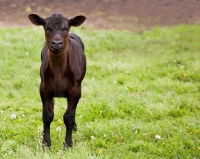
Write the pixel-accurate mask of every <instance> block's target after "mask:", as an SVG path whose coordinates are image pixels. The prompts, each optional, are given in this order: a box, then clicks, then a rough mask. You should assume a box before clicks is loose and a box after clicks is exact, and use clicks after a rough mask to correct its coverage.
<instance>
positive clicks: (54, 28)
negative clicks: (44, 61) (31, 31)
mask: <svg viewBox="0 0 200 159" xmlns="http://www.w3.org/2000/svg"><path fill="white" fill-rule="evenodd" d="M28 18H29V19H30V21H31V22H32V23H33V24H35V25H42V26H43V27H44V32H45V38H46V43H47V46H48V48H49V50H51V52H52V53H55V54H57V53H59V52H61V51H62V50H63V49H65V48H66V47H67V44H68V34H69V29H70V27H71V26H75V27H76V26H80V25H81V24H82V23H83V22H84V21H85V19H86V17H85V16H82V15H79V16H76V17H74V18H71V19H68V18H66V17H65V16H63V15H62V14H61V13H54V14H52V15H50V16H49V17H47V18H46V19H44V18H42V17H40V16H39V15H37V14H29V15H28Z"/></svg>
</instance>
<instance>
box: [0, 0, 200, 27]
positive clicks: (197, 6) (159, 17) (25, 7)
mask: <svg viewBox="0 0 200 159" xmlns="http://www.w3.org/2000/svg"><path fill="white" fill-rule="evenodd" d="M53 12H61V13H63V14H64V15H65V16H66V17H68V18H72V17H74V16H76V15H80V14H83V15H85V16H86V17H87V20H86V24H87V25H93V26H94V27H95V28H98V29H101V28H103V29H110V28H116V29H120V30H131V31H141V30H143V29H147V28H150V27H153V26H156V25H160V26H171V25H177V24H195V23H200V0H101V1H99V0H56V1H55V0H35V1H33V0H16V1H12V0H0V27H16V26H31V25H32V24H31V23H30V21H29V20H28V18H27V15H28V14H29V13H37V14H39V15H41V16H43V17H47V16H49V15H50V14H51V13H53Z"/></svg>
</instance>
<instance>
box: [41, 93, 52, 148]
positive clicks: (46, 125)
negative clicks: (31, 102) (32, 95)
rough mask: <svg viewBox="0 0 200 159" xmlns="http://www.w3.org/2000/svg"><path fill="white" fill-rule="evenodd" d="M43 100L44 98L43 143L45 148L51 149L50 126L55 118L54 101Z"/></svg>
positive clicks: (50, 99) (49, 99)
mask: <svg viewBox="0 0 200 159" xmlns="http://www.w3.org/2000/svg"><path fill="white" fill-rule="evenodd" d="M41 98H42V104H43V112H42V119H43V141H42V143H43V144H44V146H47V147H49V148H50V146H51V138H50V125H51V122H52V121H53V117H54V99H53V98H44V97H42V96H41Z"/></svg>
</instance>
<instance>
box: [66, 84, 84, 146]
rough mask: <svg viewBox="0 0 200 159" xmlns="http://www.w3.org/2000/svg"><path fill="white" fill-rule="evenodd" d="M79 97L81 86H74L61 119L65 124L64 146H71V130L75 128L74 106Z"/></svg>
mask: <svg viewBox="0 0 200 159" xmlns="http://www.w3.org/2000/svg"><path fill="white" fill-rule="evenodd" d="M80 97H81V86H76V87H75V89H74V90H73V92H71V93H70V95H69V97H68V98H67V104H68V107H67V110H66V112H65V114H64V116H63V120H64V123H65V126H66V136H65V142H64V146H65V147H72V145H73V141H72V130H73V129H75V130H76V122H75V114H76V107H77V104H78V102H79V99H80Z"/></svg>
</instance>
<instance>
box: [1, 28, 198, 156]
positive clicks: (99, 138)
mask: <svg viewBox="0 0 200 159" xmlns="http://www.w3.org/2000/svg"><path fill="white" fill-rule="evenodd" d="M72 32H75V33H77V34H78V35H79V36H80V37H81V38H82V40H83V41H84V43H85V53H86V56H87V73H86V77H85V79H84V81H83V86H82V90H83V92H82V98H81V100H80V103H79V105H78V108H77V113H76V120H77V124H78V131H77V132H74V133H73V140H74V147H73V149H68V150H64V149H63V147H62V142H63V140H64V135H65V127H64V124H63V122H62V116H63V114H64V111H65V107H66V100H65V99H56V101H55V117H54V121H53V122H52V125H51V137H52V147H51V150H42V149H41V135H42V120H41V110H42V106H41V101H40V97H39V91H38V86H39V83H40V78H39V67H40V63H41V62H40V51H41V48H42V46H43V42H44V37H43V31H42V28H16V29H1V30H0V92H1V96H0V101H1V102H0V158H5V159H7V158H8V159H9V158H20V159H22V158H24V159H25V158H30V159H31V158H42V159H46V158H56V159H57V158H77V159H79V158H83V159H84V158H85V159H86V158H87V159H88V158H109V159H110V158H120V159H121V158H127V159H128V158H141V159H143V158H169V159H170V158H173V159H174V158H177V159H178V158H200V155H199V154H200V124H199V123H200V121H199V116H200V100H199V99H200V61H199V59H200V54H199V50H200V45H199V42H200V36H199V35H200V26H198V25H190V26H186V25H180V26H176V27H171V28H160V27H156V28H153V29H151V30H149V31H145V32H143V33H140V34H134V33H131V32H128V31H117V30H95V29H92V28H84V27H82V28H75V29H73V30H72ZM12 114H15V115H16V119H11V115H12ZM59 126H61V128H62V130H61V132H57V131H56V128H57V127H59Z"/></svg>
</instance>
